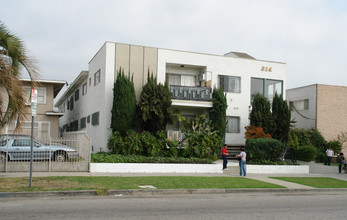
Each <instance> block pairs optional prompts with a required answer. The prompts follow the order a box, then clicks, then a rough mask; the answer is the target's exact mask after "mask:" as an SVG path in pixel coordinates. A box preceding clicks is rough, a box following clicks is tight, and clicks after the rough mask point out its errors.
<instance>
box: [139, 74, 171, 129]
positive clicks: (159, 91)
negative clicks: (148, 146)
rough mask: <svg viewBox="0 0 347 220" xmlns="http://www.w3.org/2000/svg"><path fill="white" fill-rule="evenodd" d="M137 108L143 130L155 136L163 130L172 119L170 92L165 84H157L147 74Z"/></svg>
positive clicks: (150, 75)
mask: <svg viewBox="0 0 347 220" xmlns="http://www.w3.org/2000/svg"><path fill="white" fill-rule="evenodd" d="M139 108H140V111H141V119H142V124H143V128H144V130H146V131H149V132H151V133H152V134H156V132H157V131H160V130H165V127H166V124H167V123H168V122H169V121H170V120H171V119H172V110H171V92H170V89H169V86H168V84H167V83H165V84H164V85H163V84H161V83H159V84H157V78H156V77H154V76H153V74H149V70H148V81H147V83H146V85H145V86H144V87H143V89H142V92H141V96H140V103H139Z"/></svg>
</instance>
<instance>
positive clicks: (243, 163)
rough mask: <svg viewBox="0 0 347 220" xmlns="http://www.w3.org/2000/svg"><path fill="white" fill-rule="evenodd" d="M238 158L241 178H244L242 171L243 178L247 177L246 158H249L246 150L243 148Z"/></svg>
mask: <svg viewBox="0 0 347 220" xmlns="http://www.w3.org/2000/svg"><path fill="white" fill-rule="evenodd" d="M236 157H238V158H240V159H239V167H240V176H242V171H243V176H246V157H247V154H246V152H245V148H241V153H240V154H239V155H236Z"/></svg>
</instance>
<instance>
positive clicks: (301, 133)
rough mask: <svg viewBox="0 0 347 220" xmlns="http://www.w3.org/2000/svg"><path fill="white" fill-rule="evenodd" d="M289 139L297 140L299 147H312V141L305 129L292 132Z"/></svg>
mask: <svg viewBox="0 0 347 220" xmlns="http://www.w3.org/2000/svg"><path fill="white" fill-rule="evenodd" d="M289 139H290V140H291V139H297V145H298V146H304V145H312V144H311V141H310V137H309V134H308V132H307V130H305V129H298V128H295V129H293V130H290V132H289ZM294 148H295V147H294Z"/></svg>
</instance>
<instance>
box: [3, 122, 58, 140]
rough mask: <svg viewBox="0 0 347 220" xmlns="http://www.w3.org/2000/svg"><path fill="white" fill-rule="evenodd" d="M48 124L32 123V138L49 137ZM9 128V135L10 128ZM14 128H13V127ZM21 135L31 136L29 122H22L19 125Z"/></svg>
mask: <svg viewBox="0 0 347 220" xmlns="http://www.w3.org/2000/svg"><path fill="white" fill-rule="evenodd" d="M50 126H51V124H50V122H48V121H35V122H34V137H50ZM8 128H9V130H8V131H9V133H10V130H11V128H10V127H8ZM13 128H14V127H13ZM21 134H25V135H31V121H23V122H22V124H21Z"/></svg>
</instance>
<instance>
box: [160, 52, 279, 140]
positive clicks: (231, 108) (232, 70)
mask: <svg viewBox="0 0 347 220" xmlns="http://www.w3.org/2000/svg"><path fill="white" fill-rule="evenodd" d="M167 63H173V64H184V65H195V66H204V67H206V71H207V72H210V73H211V86H212V88H213V87H219V84H218V83H219V81H218V76H219V75H230V76H239V77H241V93H227V102H228V108H227V116H239V117H240V129H241V131H240V133H227V134H226V140H225V142H226V144H230V145H243V144H244V143H245V139H244V133H245V129H244V127H245V126H247V125H248V124H249V120H248V114H249V106H250V105H251V77H256V78H266V79H275V80H283V81H284V80H285V64H283V63H276V62H267V61H259V60H251V59H241V58H233V57H226V56H219V55H210V54H201V53H192V52H185V51H177V50H167V49H158V81H159V82H161V83H163V82H164V81H165V77H166V64H167ZM262 66H268V67H272V72H265V71H261V69H262ZM283 94H284V97H285V83H283Z"/></svg>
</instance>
